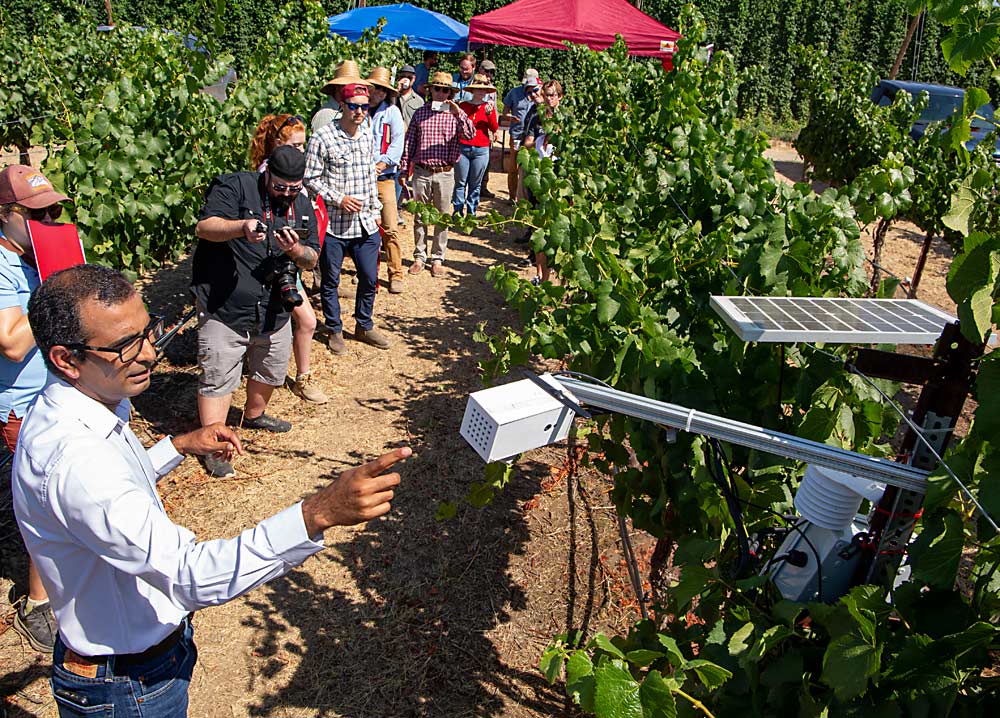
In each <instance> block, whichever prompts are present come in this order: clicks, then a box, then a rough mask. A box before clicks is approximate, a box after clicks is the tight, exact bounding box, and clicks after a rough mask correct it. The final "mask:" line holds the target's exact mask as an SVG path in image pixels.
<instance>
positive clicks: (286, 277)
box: [257, 219, 305, 312]
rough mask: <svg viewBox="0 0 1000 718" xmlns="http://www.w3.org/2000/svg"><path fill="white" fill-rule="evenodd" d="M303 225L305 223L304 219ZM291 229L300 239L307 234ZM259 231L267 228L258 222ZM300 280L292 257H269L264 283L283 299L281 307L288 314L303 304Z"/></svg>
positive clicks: (295, 228)
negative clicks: (299, 287)
mask: <svg viewBox="0 0 1000 718" xmlns="http://www.w3.org/2000/svg"><path fill="white" fill-rule="evenodd" d="M303 223H305V220H304V219H303ZM283 226H284V225H283ZM281 228H282V227H277V226H276V227H275V228H274V231H275V232H277V231H279V230H280V229H281ZM291 229H292V231H294V232H295V233H296V234H298V235H299V236H300V237H301V236H303V235H304V234H305V232H304V231H300V230H299V229H298V228H297V227H292V228H291ZM257 231H258V232H266V231H267V227H265V226H264V224H263V223H262V222H259V221H258V222H257ZM298 279H299V268H298V267H296V266H295V262H293V261H292V260H291V258H290V257H288V256H287V255H285V254H277V255H271V256H270V257H268V264H267V268H266V271H265V272H264V282H265V283H266V284H269V285H270V286H271V288H272V291H277V293H278V297H279V298H280V299H281V306H282V308H283V309H284V310H285V311H286V312H290V311H292V310H293V309H295V307H297V306H299V305H301V304H302V302H303V299H302V295H301V294H299V290H298V286H297V284H298Z"/></svg>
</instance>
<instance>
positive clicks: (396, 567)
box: [0, 147, 953, 718]
mask: <svg viewBox="0 0 1000 718" xmlns="http://www.w3.org/2000/svg"><path fill="white" fill-rule="evenodd" d="M772 152H773V154H774V159H775V161H776V165H777V169H778V171H779V172H781V173H783V174H784V175H785V176H786V177H789V178H790V179H791V180H792V181H794V180H798V179H800V177H801V175H800V174H799V175H798V176H796V172H797V171H799V170H798V168H797V164H796V158H795V157H794V152H792V153H791V154H789V151H788V148H783V147H776V148H775V150H773V151H772ZM491 188H492V189H493V191H494V192H496V193H497V195H499V196H501V197H506V186H505V182H504V177H503V175H502V174H501V173H499V172H494V173H493V175H492V180H491ZM486 204H487V206H489V205H490V204H491V203H490V202H487V203H486ZM492 205H493V206H494V207H496V208H497V209H500V210H501V211H503V210H504V209H505V207H506V206H507V205H505V203H504V202H503V201H494V202H492ZM405 216H406V219H407V221H408V222H410V223H411V224H412V217H410V216H409V215H408V214H407V215H405ZM402 237H403V243H404V257H407V258H408V257H409V256H410V250H411V249H412V228H411V227H407V228H406V229H403V230H402ZM914 244H915V245H916V246H917V247H919V241H918V240H914V239H913V237H911V236H910V235H909V234H907V231H906V230H905V228H904V229H903V230H902V231H901V232H899V233H897V236H895V237H893V238H892V239H891V240H890V242H889V244H888V247H887V259H886V264H887V266H888V267H889V268H890V269H891V270H892V271H894V272H896V273H899V274H901V275H905V274H907V273H909V272H910V271H912V266H913V262H912V261H911V260H910V252H909V250H910V249H911V248H912V247H913V246H914ZM448 251H449V254H448V259H449V262H448V268H449V274H448V276H447V277H446V278H444V279H433V278H432V277H431V276H430V274H429V273H427V272H425V273H424V274H423V275H421V276H419V277H416V278H413V277H407V280H406V292H405V294H402V295H399V296H395V295H390V294H388V292H386V291H384V289H383V291H381V292H380V293H379V295H378V298H377V301H376V321H377V322H378V324H379V325H380V326H381V327H382V328H384V329H386V330H387V331H388V332H389V334H390V335H391V337H392V339H393V345H392V347H391V348H390V349H389V350H388V351H380V350H377V349H374V348H371V347H368V346H366V345H361V344H358V343H356V342H351V341H349V342H348V347H349V354H348V355H347V356H345V357H337V358H334V357H333V356H332V355H331V354H330V353H329V352H328V351H327V350H326V348H325V347H324V346H323V345H322V344H321V343H319V342H317V343H316V344H315V345H314V353H313V356H314V365H315V366H314V370H315V372H316V375H317V376H318V377H319V381H320V384H321V385H322V387H323V388H324V389H325V390H326V391H327V393H328V394H330V395H331V397H332V399H331V402H330V403H329V404H327V405H326V406H322V407H315V406H310V405H306V404H303V403H302V402H299V401H298V400H297V399H296V398H295V397H293V396H292V395H291V394H290V393H289V392H287V391H284V390H282V391H279V392H276V394H275V397H274V399H273V402H272V407H273V409H274V412H275V413H276V414H277V415H279V416H282V417H285V418H288V419H289V420H291V421H292V422H293V423H294V425H295V426H294V428H293V430H292V431H291V432H290V433H288V434H285V435H282V436H274V435H270V434H266V433H263V432H246V433H245V437H246V444H247V448H248V456H247V457H245V458H244V459H242V460H241V461H240V462H239V463H238V464H237V470H238V476H237V477H236V478H235V479H231V480H212V479H209V478H208V477H207V476H206V475H205V474H204V472H203V471H202V470H201V468H200V466H199V465H198V464H197V463H196V462H195V461H193V460H190V459H189V460H188V461H186V462H185V463H184V464H183V465H182V466H181V467H180V468H179V469H178V470H177V471H175V472H174V474H172V475H171V476H170V477H169V478H168V479H166V480H165V481H164V482H163V483H162V484H161V490H162V493H163V497H164V501H165V504H166V506H167V509H168V511H169V512H170V514H171V515H172V517H173V518H174V520H175V521H177V522H178V523H181V524H183V525H185V526H188V527H189V528H191V529H192V530H193V531H195V532H196V533H197V535H198V537H199V539H211V538H216V537H223V536H232V535H235V534H236V533H238V532H239V531H241V530H243V529H245V528H247V527H249V526H252V525H253V524H254V523H255V522H256V521H258V520H260V519H262V518H264V517H265V516H268V515H269V514H271V513H274V512H275V511H277V510H280V509H281V508H283V507H285V506H287V505H289V504H291V503H293V502H295V501H297V500H299V499H301V498H302V497H303V496H304V495H306V494H308V493H309V492H311V491H312V490H314V489H315V488H316V487H318V486H320V485H322V484H323V483H324V482H325V481H327V480H329V478H330V477H331V476H332V475H334V474H336V473H337V472H338V471H340V470H342V469H343V468H345V467H347V466H350V465H353V464H356V463H358V462H360V461H363V460H366V459H368V458H370V457H372V456H375V455H377V454H379V453H380V452H382V451H385V450H386V449H388V448H390V447H394V446H397V445H400V444H402V443H405V444H408V445H410V446H412V447H413V448H414V451H415V454H414V456H413V457H412V458H411V459H410V460H409V461H408V462H406V464H405V466H403V468H402V473H403V481H404V483H403V485H402V486H401V488H400V490H399V492H398V497H397V499H396V501H395V502H394V507H393V511H392V512H391V514H390V515H389V516H388V517H387V518H385V519H384V520H380V521H376V522H373V523H372V524H371V525H369V526H367V527H365V528H364V529H360V530H346V529H345V530H337V531H330V532H328V534H327V539H328V543H329V546H330V548H329V549H328V550H327V551H325V552H323V553H322V554H320V555H318V556H317V557H314V558H312V559H310V560H309V561H308V562H306V564H304V565H303V566H302V567H300V568H298V569H296V570H294V571H292V572H291V573H289V574H288V575H287V576H285V577H284V578H282V579H280V580H277V581H274V582H272V583H270V584H268V585H267V586H265V587H263V588H261V589H258V590H257V591H254V592H252V593H250V594H249V595H247V596H245V597H243V598H241V599H238V600H236V601H233V602H231V603H229V604H227V605H225V606H221V607H218V608H213V609H207V610H203V611H200V612H199V613H198V616H197V618H196V623H195V627H196V636H197V642H198V646H199V652H200V658H199V661H198V664H197V666H196V669H195V674H194V678H193V681H192V687H191V711H190V715H192V716H199V717H200V716H206V717H209V718H231V717H232V716H298V717H302V716H350V717H352V718H369V717H371V716H448V717H449V718H452V717H460V716H473V715H475V716H504V717H505V718H506V717H510V718H522V717H524V718H527V717H528V716H553V715H575V714H576V713H575V711H573V710H572V709H570V708H568V707H567V705H566V700H565V698H564V697H563V695H562V694H561V693H560V692H559V691H557V690H553V689H550V688H549V687H548V686H547V685H546V684H545V681H544V680H543V679H542V677H541V675H540V674H539V673H538V671H537V667H536V666H537V660H538V656H539V654H540V653H541V650H542V649H543V648H544V646H545V645H546V644H547V642H548V641H549V640H550V638H551V637H552V636H553V635H555V634H557V633H560V632H563V631H566V630H567V629H568V628H570V627H580V626H586V627H587V629H588V630H590V631H592V632H593V631H596V630H602V629H603V630H609V631H613V630H616V629H617V628H621V627H623V626H625V625H626V624H627V623H628V622H630V621H631V620H632V619H633V618H634V617H635V615H636V610H635V602H634V599H632V598H631V591H630V589H629V588H628V585H627V583H626V581H627V579H626V578H625V569H624V566H623V564H622V561H621V555H620V551H619V549H618V537H617V529H616V526H615V518H614V511H613V509H612V508H611V502H610V500H609V499H608V497H607V485H606V483H605V482H604V480H603V479H602V478H600V477H597V476H594V475H592V474H588V473H581V474H580V475H578V476H567V475H566V472H565V470H564V469H562V468H561V467H562V466H563V464H564V454H563V453H562V452H561V451H560V450H558V449H546V450H542V451H537V452H532V453H531V454H530V455H528V456H527V457H526V458H525V459H524V460H523V461H522V462H521V463H520V464H519V466H518V469H517V472H516V475H515V478H514V479H513V481H512V482H511V485H510V486H509V487H508V489H507V491H506V492H505V493H504V494H503V495H502V496H501V497H499V498H498V500H497V501H496V502H495V503H494V504H493V505H491V506H489V507H488V508H486V509H485V510H482V511H479V510H474V509H469V508H468V507H465V508H462V509H460V511H459V515H458V517H457V518H456V519H454V520H452V521H448V522H436V521H435V520H434V514H435V511H436V509H437V507H438V504H439V503H440V502H441V501H444V500H455V499H457V498H459V497H461V496H462V495H464V494H465V492H466V490H467V488H468V486H469V484H470V483H471V482H473V481H478V480H480V479H481V475H482V463H481V461H480V460H479V458H478V457H477V456H476V455H475V454H474V453H473V452H472V450H471V449H469V448H468V447H467V446H466V445H465V442H464V441H463V440H462V439H461V438H460V437H459V434H458V430H459V425H460V423H461V417H462V412H463V410H464V406H465V397H466V396H467V394H468V393H469V392H470V391H474V390H476V389H478V388H480V387H481V383H480V378H479V371H478V368H477V362H478V361H479V360H481V359H483V358H484V357H485V354H486V352H485V349H484V346H483V345H479V344H476V343H474V342H473V341H472V334H473V332H474V331H475V329H476V327H477V326H478V325H479V324H480V323H485V326H486V330H487V332H495V331H496V330H498V329H499V328H500V327H501V326H503V325H505V324H511V323H516V321H517V319H516V316H515V315H514V313H513V312H511V311H510V310H509V308H507V307H506V305H505V304H504V302H503V300H502V298H501V297H500V296H499V295H497V294H496V293H495V292H494V291H493V290H492V288H491V287H490V286H489V285H488V284H487V282H486V281H485V273H486V270H487V269H488V268H489V267H490V266H493V265H494V264H497V263H508V264H511V263H514V262H516V261H517V260H518V259H519V258H520V257H521V255H522V254H523V249H522V248H521V246H520V245H515V244H513V243H512V242H511V241H510V238H509V237H497V236H494V235H491V234H489V233H486V232H482V233H480V234H479V235H478V236H463V235H453V237H452V240H451V242H450V244H449V250H448ZM947 264H948V255H947V254H946V253H945V252H944V251H943V250H942V249H940V248H937V249H936V252H935V254H934V256H933V257H932V258H931V261H930V263H929V267H928V269H927V270H926V273H925V279H924V284H923V289H922V291H921V294H920V296H921V298H925V299H927V300H928V301H930V302H931V303H932V304H935V305H937V306H941V307H942V308H945V309H949V306H948V300H947V295H946V294H944V292H943V290H942V281H941V277H943V276H944V275H945V273H946V272H947ZM524 272H525V276H527V275H528V273H529V271H528V270H527V269H525V270H524ZM383 276H384V272H383ZM188 277H189V268H188V265H187V264H186V263H185V264H181V265H178V266H176V267H170V268H166V269H164V270H162V271H161V272H159V273H158V274H157V275H156V277H155V278H154V279H153V280H152V281H151V282H150V283H149V285H148V286H147V287H146V288H145V290H144V293H145V295H146V298H147V301H148V303H149V304H150V306H151V307H157V308H162V309H167V310H173V312H174V314H175V315H177V314H179V313H180V311H181V307H182V306H183V304H184V302H185V300H186V285H187V282H188ZM343 307H344V310H345V317H346V316H348V315H349V314H350V311H351V308H352V303H351V302H350V301H349V300H345V301H344V302H343ZM951 309H952V310H953V307H951ZM346 327H347V329H348V330H350V329H352V328H353V321H351V320H350V319H348V320H347V322H346ZM195 383H196V377H195V367H194V343H193V334H192V333H186V334H184V335H182V337H181V338H180V339H179V340H178V341H177V342H176V343H175V345H174V346H173V347H172V348H171V352H170V355H169V361H168V362H165V363H164V365H162V366H161V367H160V369H159V370H158V372H157V374H156V375H155V378H154V382H153V386H152V388H151V390H150V391H149V392H147V394H145V395H144V396H143V397H141V398H140V399H139V400H138V401H137V402H136V408H137V410H138V416H137V419H136V421H135V425H136V426H137V427H138V428H140V429H142V430H144V431H145V432H146V433H147V435H148V436H149V437H150V438H153V437H155V436H158V435H161V434H163V433H168V432H169V433H176V432H180V431H184V430H187V429H189V428H193V425H194V424H193V421H194V417H195V415H196V414H195ZM234 404H235V405H236V406H241V405H242V396H238V397H237V400H236V401H235V402H234ZM232 420H233V421H234V422H238V420H239V417H238V415H233V417H232ZM9 505H10V498H9V484H7V483H6V482H3V483H2V484H0V506H2V507H9ZM633 540H634V541H635V542H636V546H637V551H638V553H639V554H640V556H648V553H649V550H650V548H651V545H650V539H649V537H648V536H645V535H642V534H637V535H635V536H634V537H633ZM17 544H18V539H17V536H16V526H14V523H13V517H12V516H11V514H10V512H9V510H8V509H7V508H4V509H3V510H2V511H0V616H3V617H4V618H5V619H6V622H0V695H3V696H5V699H4V701H3V702H2V703H0V709H2V708H4V707H5V708H6V715H7V716H18V717H22V718H26V717H28V716H37V717H39V718H41V717H45V718H49V717H51V716H55V715H56V711H55V706H54V704H53V703H52V699H51V697H50V695H49V688H48V684H47V674H48V670H49V669H48V660H47V658H45V657H43V656H40V655H39V654H36V653H34V652H33V651H32V650H31V649H30V648H29V647H28V646H27V645H26V644H24V643H23V642H22V641H21V639H20V637H19V636H18V635H17V634H16V633H15V632H14V631H13V630H5V628H6V627H7V625H8V623H9V620H10V619H11V616H12V613H11V609H10V606H9V604H8V603H7V601H6V599H7V593H8V590H10V589H11V586H12V580H18V581H23V571H24V567H23V562H22V560H21V558H20V556H19V554H18V549H17V548H16V547H17ZM109 620H114V617H113V616H109ZM2 716H3V710H0V717H2Z"/></svg>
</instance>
